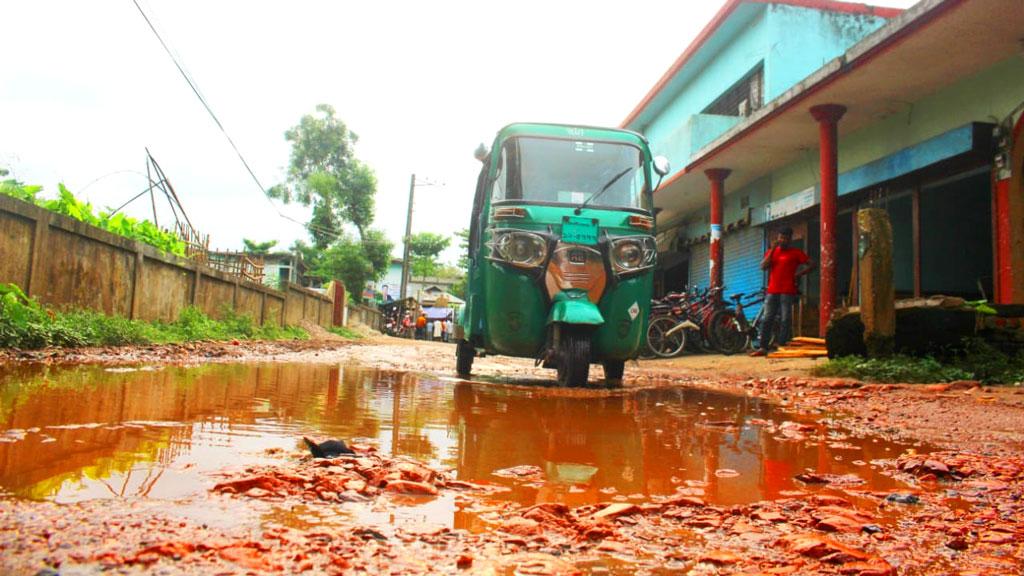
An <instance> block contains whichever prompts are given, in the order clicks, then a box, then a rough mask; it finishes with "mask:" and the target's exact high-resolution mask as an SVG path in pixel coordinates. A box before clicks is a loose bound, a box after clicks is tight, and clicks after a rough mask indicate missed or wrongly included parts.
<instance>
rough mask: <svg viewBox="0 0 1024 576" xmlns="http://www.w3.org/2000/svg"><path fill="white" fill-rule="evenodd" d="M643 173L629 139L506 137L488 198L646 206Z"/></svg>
mask: <svg viewBox="0 0 1024 576" xmlns="http://www.w3.org/2000/svg"><path fill="white" fill-rule="evenodd" d="M645 172H646V171H645V170H644V164H643V154H642V152H641V151H640V149H639V148H638V147H635V146H630V145H629V144H622V143H612V142H590V141H585V140H557V139H551V138H530V137H517V138H510V139H509V140H506V141H505V143H504V144H503V145H502V147H501V156H500V158H499V159H498V169H497V173H496V174H495V179H494V182H493V183H492V187H493V188H492V192H491V194H492V195H491V199H492V201H495V202H499V201H503V200H521V201H526V202H539V203H545V204H552V203H553V204H566V205H572V206H580V205H583V204H586V205H588V206H594V207H614V208H639V209H643V210H650V199H649V196H650V195H649V194H647V189H648V186H647V177H646V173H645Z"/></svg>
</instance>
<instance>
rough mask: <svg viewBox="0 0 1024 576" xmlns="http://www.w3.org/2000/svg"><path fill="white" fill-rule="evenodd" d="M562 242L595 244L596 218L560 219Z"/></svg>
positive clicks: (568, 217) (567, 217)
mask: <svg viewBox="0 0 1024 576" xmlns="http://www.w3.org/2000/svg"><path fill="white" fill-rule="evenodd" d="M562 242H566V243H571V244H588V245H593V244H597V220H595V219H593V218H575V217H573V216H566V217H564V218H563V219H562Z"/></svg>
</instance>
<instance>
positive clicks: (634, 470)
mask: <svg viewBox="0 0 1024 576" xmlns="http://www.w3.org/2000/svg"><path fill="white" fill-rule="evenodd" d="M821 419H822V415H820V414H819V415H815V416H814V417H807V418H804V419H800V418H798V417H794V416H793V415H787V414H784V413H782V412H781V411H780V410H779V408H777V407H776V406H774V405H772V404H770V403H768V402H766V401H763V400H760V399H756V398H744V397H737V396H730V395H724V394H715V393H711V392H701V391H696V390H692V389H679V388H659V387H653V388H642V389H626V390H617V391H579V390H562V389H552V388H537V387H529V386H505V385H501V384H493V383H470V382H462V381H456V380H450V379H437V378H430V377H422V376H416V375H413V374H408V373H396V372H386V371H379V370H368V369H358V368H342V367H329V366H304V365H265V366H252V365H243V366H231V365H218V366H207V367H200V368H175V367H166V368H142V369H124V368H117V369H110V368H107V369H104V368H101V367H82V368H76V369H70V370H67V369H65V370H60V369H44V370H32V369H25V370H20V371H18V372H8V373H6V374H4V375H3V377H2V380H0V490H2V491H3V493H4V494H6V495H8V496H13V497H17V498H26V499H37V500H38V499H49V500H53V501H56V502H73V501H81V500H88V499H97V498H125V499H131V498H151V499H176V498H183V497H187V496H189V495H191V494H196V493H202V492H205V491H207V490H208V489H209V488H210V487H211V486H212V485H213V484H214V483H215V481H216V477H215V475H214V472H216V471H219V470H223V469H225V468H237V467H243V466H246V465H252V464H263V463H269V462H274V461H280V460H281V458H283V457H293V458H294V457H298V453H297V451H298V450H299V449H300V444H299V438H300V437H301V436H303V435H309V436H313V437H318V438H326V437H335V438H343V439H346V440H355V441H357V442H362V443H367V444H372V445H376V446H377V447H378V449H379V450H380V451H381V452H382V453H385V454H396V455H397V454H401V455H408V456H411V457H414V458H416V459H418V460H421V461H424V462H427V463H430V464H432V465H435V466H442V467H448V468H450V469H451V470H453V472H454V475H455V476H456V477H457V478H458V479H460V480H467V481H470V482H489V483H498V484H502V485H505V486H507V487H509V488H511V490H510V491H508V492H504V493H502V494H501V495H499V496H496V498H500V499H510V500H514V501H516V502H517V503H519V504H532V503H542V502H560V503H565V504H568V505H570V506H579V505H584V504H592V503H596V502H606V501H628V502H638V503H639V502H645V501H649V500H650V499H651V498H652V497H658V496H663V495H670V494H673V493H676V492H679V491H683V492H687V491H688V492H691V493H694V494H700V495H701V496H702V497H703V498H705V499H706V500H707V501H708V502H709V503H716V504H741V503H748V502H755V501H759V500H765V499H775V498H778V497H780V495H785V494H786V492H787V491H790V490H794V489H796V488H801V487H802V486H799V485H798V484H800V483H799V482H798V481H797V480H794V476H796V475H798V474H800V473H803V472H814V473H817V474H833V475H844V474H853V475H856V476H858V477H859V478H860V479H861V480H863V481H865V482H866V484H865V486H864V488H870V489H880V490H886V489H890V488H891V487H892V486H893V485H894V481H893V480H892V479H891V478H889V477H888V476H884V475H881V474H879V473H877V470H876V467H875V466H873V465H872V464H871V461H872V460H875V459H879V458H892V457H895V456H896V455H898V454H900V453H901V452H903V451H904V450H905V449H906V448H907V446H903V445H896V444H892V443H889V442H886V441H883V440H880V439H878V438H852V437H846V436H845V435H843V433H842V432H841V430H838V429H834V428H833V429H826V427H825V426H824V425H822V424H819V423H818V422H816V420H821ZM417 515H422V516H426V517H429V519H430V520H432V521H434V522H442V523H447V524H450V525H452V526H456V527H458V526H459V525H465V524H471V523H472V521H473V519H472V518H471V517H467V516H466V515H465V514H460V513H459V512H458V511H457V510H456V508H455V506H454V504H453V503H452V502H444V501H443V500H442V501H441V502H434V503H432V504H431V506H430V508H429V509H426V510H421V511H420V513H419V514H417Z"/></svg>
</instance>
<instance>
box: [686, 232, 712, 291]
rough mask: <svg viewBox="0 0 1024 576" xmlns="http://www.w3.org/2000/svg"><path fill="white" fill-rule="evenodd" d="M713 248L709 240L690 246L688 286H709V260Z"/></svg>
mask: <svg viewBox="0 0 1024 576" xmlns="http://www.w3.org/2000/svg"><path fill="white" fill-rule="evenodd" d="M710 259H711V249H710V248H709V246H708V243H707V242H704V243H701V244H694V245H693V246H690V285H689V286H688V288H707V287H708V285H709V284H710V283H711V271H710V270H709V268H708V260H710Z"/></svg>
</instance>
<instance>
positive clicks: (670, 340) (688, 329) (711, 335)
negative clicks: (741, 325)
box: [647, 288, 728, 358]
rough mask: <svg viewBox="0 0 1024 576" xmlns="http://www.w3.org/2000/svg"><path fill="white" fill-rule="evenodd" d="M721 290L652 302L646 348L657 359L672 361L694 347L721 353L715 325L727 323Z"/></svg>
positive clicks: (667, 297)
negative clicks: (671, 359) (723, 310)
mask: <svg viewBox="0 0 1024 576" xmlns="http://www.w3.org/2000/svg"><path fill="white" fill-rule="evenodd" d="M721 291H722V288H711V289H708V290H703V291H702V290H699V289H697V290H691V291H688V292H676V293H670V294H668V295H666V296H665V297H664V298H662V299H661V300H656V301H653V302H652V308H651V318H650V321H649V324H648V329H647V346H648V348H649V349H650V351H651V352H652V353H653V354H654V355H655V356H660V357H663V358H670V357H672V356H676V355H678V354H680V353H682V351H683V350H684V349H685V348H687V346H688V345H689V346H692V347H694V348H697V349H698V350H719V348H720V347H719V345H718V343H717V341H716V337H715V330H713V326H714V323H715V321H716V319H717V321H719V322H727V321H728V316H724V315H722V314H718V315H717V316H716V314H717V313H719V312H721V311H722V302H721V297H720V294H721Z"/></svg>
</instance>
